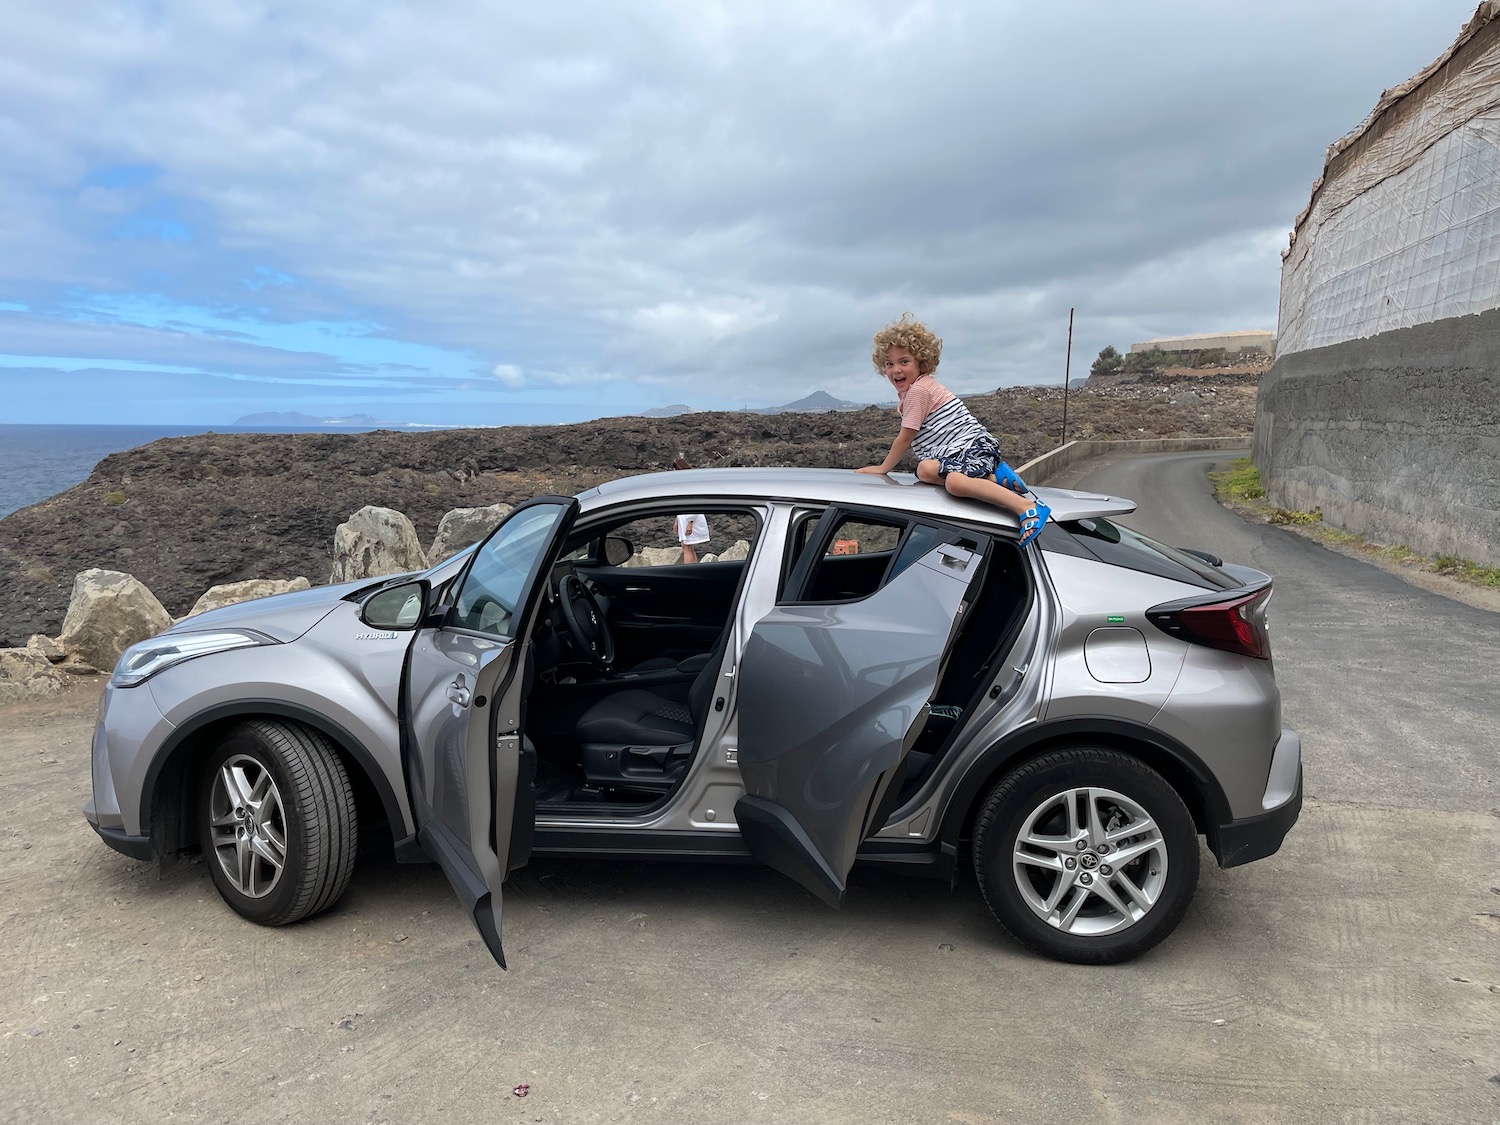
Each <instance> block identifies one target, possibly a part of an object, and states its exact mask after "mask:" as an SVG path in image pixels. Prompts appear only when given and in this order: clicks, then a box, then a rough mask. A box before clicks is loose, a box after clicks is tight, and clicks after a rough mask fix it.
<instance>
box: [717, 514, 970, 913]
mask: <svg viewBox="0 0 1500 1125" xmlns="http://www.w3.org/2000/svg"><path fill="white" fill-rule="evenodd" d="M959 538H960V536H959V535H958V534H957V533H955V534H954V535H953V536H952V537H951V539H952V540H953V541H949V542H941V543H939V544H938V545H936V546H935V547H933V548H932V549H931V550H929V551H928V552H927V553H926V554H925V555H923V556H922V557H921V558H919V559H918V560H917V561H916V562H915V563H913V564H912V565H910V566H908V567H906V568H905V569H904V570H902V571H901V572H900V573H899V574H897V575H896V576H895V577H894V578H892V579H890V580H889V581H887V582H886V583H885V584H884V585H883V586H882V587H881V588H880V589H879V590H877V591H876V592H875V593H873V594H871V595H870V596H869V597H866V598H862V599H859V600H857V601H844V602H836V603H833V604H792V605H781V606H777V607H776V608H775V609H774V610H772V611H771V612H770V613H769V614H767V615H766V616H765V617H764V618H762V619H761V620H760V621H759V622H758V623H757V624H756V625H755V628H754V630H753V631H752V632H751V634H750V638H749V640H748V642H747V643H746V646H745V651H744V656H743V657H742V658H741V661H740V666H739V669H738V671H737V673H736V675H737V677H738V679H739V686H738V691H737V695H738V709H739V715H740V719H739V767H740V773H741V775H742V776H743V777H744V780H745V788H746V791H747V792H746V795H745V796H744V797H742V798H740V800H739V801H738V803H737V804H736V805H735V820H736V821H737V823H738V824H739V828H740V833H741V835H742V836H743V837H744V840H745V844H746V846H747V847H748V848H749V849H750V852H751V854H752V855H754V856H755V857H756V858H758V859H759V860H761V861H762V862H763V863H766V864H768V865H769V866H771V867H774V868H776V870H778V871H780V872H782V873H783V874H784V875H788V876H790V877H791V878H793V879H795V880H796V881H797V882H799V883H801V884H802V885H803V886H805V887H806V888H807V889H808V890H810V891H812V892H813V893H814V894H816V895H818V896H819V897H820V898H822V899H823V900H824V901H826V902H828V903H830V904H831V905H835V906H836V905H838V903H839V902H840V901H841V900H842V898H843V895H844V880H845V878H846V876H847V875H848V873H849V869H850V867H852V866H853V865H854V856H855V852H856V851H857V850H858V849H859V845H860V844H861V842H862V841H864V839H865V838H866V837H867V836H870V835H872V834H873V833H875V832H876V831H878V830H879V829H880V828H881V827H882V825H883V823H884V821H885V820H886V818H887V817H888V816H889V814H890V812H891V807H890V806H891V804H892V803H893V802H894V799H895V796H896V793H897V791H898V790H899V783H900V779H901V777H902V776H903V773H904V766H905V761H906V755H907V753H908V752H909V751H910V750H911V747H912V744H913V743H914V742H915V741H916V739H917V736H918V735H919V734H920V733H921V731H922V727H923V726H924V725H925V723H926V721H927V715H928V705H929V703H930V701H931V699H932V696H933V693H934V692H935V691H936V689H937V684H938V678H939V676H940V674H941V671H942V667H943V659H944V656H945V654H946V652H947V650H948V647H949V646H950V645H951V643H952V641H953V638H954V636H955V634H956V633H957V626H958V623H959V621H960V620H961V619H962V617H963V615H964V613H965V612H966V610H967V607H968V605H969V604H970V603H971V601H972V598H971V596H970V590H971V589H972V588H974V586H975V583H976V581H977V580H978V578H979V575H980V573H981V571H982V570H983V562H984V552H985V550H986V549H987V548H988V542H987V541H982V542H981V544H980V545H975V544H974V543H973V542H972V537H969V538H970V541H967V542H963V543H960V542H958V541H957V540H958V539H959ZM814 549H818V550H821V548H814Z"/></svg>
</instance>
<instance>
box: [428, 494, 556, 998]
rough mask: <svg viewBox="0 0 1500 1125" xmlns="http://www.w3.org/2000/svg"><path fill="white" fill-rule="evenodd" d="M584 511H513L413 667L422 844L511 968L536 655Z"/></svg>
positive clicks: (530, 765)
mask: <svg viewBox="0 0 1500 1125" xmlns="http://www.w3.org/2000/svg"><path fill="white" fill-rule="evenodd" d="M577 511H578V502H577V501H576V500H574V499H572V498H571V497H544V498H541V499H539V500H533V501H531V502H529V503H527V504H524V505H522V506H521V507H519V508H517V509H516V510H515V511H514V512H512V513H511V514H510V516H508V517H507V518H506V520H505V522H504V523H502V524H501V525H500V526H499V527H498V528H496V530H495V531H494V532H493V533H492V534H491V535H490V537H489V538H488V539H486V540H485V541H484V543H482V544H481V545H480V546H479V548H478V549H477V550H476V551H475V552H474V555H473V558H472V559H470V561H469V567H468V570H467V571H466V572H465V574H464V576H463V577H462V579H461V580H460V581H459V584H458V592H457V595H456V596H455V597H454V598H453V600H452V604H450V605H448V606H447V607H446V609H444V610H442V611H441V617H440V618H436V619H435V620H434V621H432V622H424V623H423V626H422V627H421V628H419V629H418V631H417V635H416V637H415V638H413V641H412V647H411V651H410V654H409V656H408V659H407V671H406V693H405V695H406V705H405V713H404V715H403V720H404V723H403V735H404V737H403V743H402V756H403V758H404V762H405V767H406V780H407V791H408V793H409V794H410V797H411V806H412V813H413V816H414V817H415V819H416V822H417V829H418V838H419V839H420V840H421V843H422V847H423V849H424V850H425V851H426V852H427V854H428V855H430V856H431V857H432V858H433V859H434V860H436V861H437V863H438V865H439V866H441V867H442V869H443V873H444V874H446V875H447V876H448V881H449V882H450V883H452V884H453V889H454V890H455V891H456V892H457V893H458V897H459V898H460V899H461V900H462V902H463V904H464V909H465V910H466V911H468V913H469V916H470V917H471V918H473V920H474V925H475V926H476V927H478V929H479V934H480V936H481V937H482V938H484V943H485V945H486V946H487V947H488V948H489V951H490V953H491V954H492V955H493V956H494V958H495V960H496V961H497V962H498V963H499V965H500V967H501V968H504V967H505V954H504V951H503V950H502V948H501V945H500V885H501V883H503V882H504V881H505V877H506V874H507V873H508V872H509V871H511V870H513V869H514V868H516V867H519V866H521V865H523V864H524V863H525V862H526V858H527V855H526V853H527V852H529V850H530V840H531V834H532V830H533V828H534V822H535V816H536V806H535V792H534V789H533V784H532V783H533V780H534V778H535V771H536V759H535V754H534V752H533V751H532V750H531V749H530V747H529V746H528V745H527V743H526V740H525V738H524V736H523V734H522V728H523V725H524V715H523V710H524V707H525V703H526V698H525V697H526V690H527V678H528V677H527V675H526V661H527V648H528V646H529V643H530V641H529V637H530V633H531V626H532V624H533V620H534V618H535V616H536V612H537V606H538V604H539V602H540V600H541V595H542V592H543V590H544V589H545V587H546V582H547V577H548V574H549V572H550V567H551V563H552V560H553V559H555V558H556V557H557V554H558V550H559V548H560V546H561V543H562V540H563V538H564V537H565V536H566V535H567V532H568V529H569V528H570V527H571V526H572V522H573V517H574V515H575V514H576V513H577ZM434 626H435V627H434Z"/></svg>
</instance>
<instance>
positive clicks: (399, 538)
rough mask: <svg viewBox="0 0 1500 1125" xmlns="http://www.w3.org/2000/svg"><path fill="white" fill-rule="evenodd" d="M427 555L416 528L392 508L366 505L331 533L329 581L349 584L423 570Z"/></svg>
mask: <svg viewBox="0 0 1500 1125" xmlns="http://www.w3.org/2000/svg"><path fill="white" fill-rule="evenodd" d="M426 569H427V554H426V552H425V551H423V550H422V544H421V543H420V542H419V541H418V539H417V531H416V528H414V527H412V525H411V520H409V519H407V518H406V517H405V516H404V515H402V514H401V513H400V512H398V511H396V510H395V509H394V508H377V507H375V506H373V505H368V504H367V505H366V506H365V507H363V508H361V509H360V510H359V511H357V512H355V513H354V514H353V515H352V516H350V517H349V519H348V520H347V521H346V522H344V523H341V524H339V526H338V528H337V530H335V531H334V533H333V572H332V573H331V574H330V575H329V578H328V581H329V582H351V581H354V580H355V579H359V578H378V577H379V576H380V575H382V574H401V573H403V572H405V571H408V570H426Z"/></svg>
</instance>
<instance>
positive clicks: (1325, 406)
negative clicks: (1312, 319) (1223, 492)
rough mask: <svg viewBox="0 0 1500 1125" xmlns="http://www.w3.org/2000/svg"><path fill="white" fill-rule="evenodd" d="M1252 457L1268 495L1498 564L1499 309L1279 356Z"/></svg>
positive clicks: (1369, 531) (1341, 523) (1412, 542)
mask: <svg viewBox="0 0 1500 1125" xmlns="http://www.w3.org/2000/svg"><path fill="white" fill-rule="evenodd" d="M1254 456H1255V463H1256V466H1257V467H1258V468H1259V469H1260V474H1261V481H1262V483H1263V484H1264V486H1265V488H1266V494H1267V497H1268V499H1270V500H1271V502H1272V503H1275V504H1279V505H1281V506H1282V507H1285V508H1298V509H1303V510H1312V509H1321V510H1322V512H1323V518H1324V519H1325V520H1327V521H1328V522H1329V523H1331V524H1333V525H1335V526H1337V527H1341V528H1344V529H1346V530H1348V531H1355V532H1360V533H1362V534H1365V535H1368V536H1370V537H1371V538H1372V539H1375V540H1377V541H1379V542H1385V543H1402V544H1405V545H1406V546H1408V547H1410V548H1411V549H1412V550H1414V551H1420V552H1423V553H1426V554H1450V555H1458V556H1460V557H1462V558H1467V559H1471V560H1473V561H1474V562H1479V563H1483V564H1485V565H1489V566H1497V565H1500V309H1493V310H1491V311H1489V312H1485V313H1481V314H1479V315H1477V316H1460V317H1452V318H1449V319H1446V320H1436V321H1431V322H1429V323H1427V324H1420V325H1417V326H1415V327H1411V328H1402V329H1397V330H1395V331H1390V332H1384V333H1381V334H1380V335H1378V336H1372V337H1369V338H1368V339H1362V340H1349V341H1346V342H1344V343H1340V344H1334V345H1331V346H1329V347H1323V348H1313V349H1310V350H1307V351H1300V352H1296V353H1294V354H1291V355H1284V356H1282V357H1281V358H1279V359H1278V360H1277V361H1276V363H1275V365H1274V366H1273V367H1272V368H1271V370H1270V372H1269V374H1267V375H1266V377H1265V378H1264V379H1263V380H1262V381H1261V385H1260V394H1259V397H1258V399H1257V402H1256V417H1255V446H1254Z"/></svg>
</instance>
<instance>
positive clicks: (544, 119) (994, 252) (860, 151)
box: [0, 0, 1468, 405]
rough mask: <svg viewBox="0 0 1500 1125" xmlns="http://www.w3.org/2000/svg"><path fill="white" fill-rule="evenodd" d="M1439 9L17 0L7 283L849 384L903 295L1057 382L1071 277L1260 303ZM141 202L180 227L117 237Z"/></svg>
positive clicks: (1087, 293) (855, 386)
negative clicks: (1280, 251)
mask: <svg viewBox="0 0 1500 1125" xmlns="http://www.w3.org/2000/svg"><path fill="white" fill-rule="evenodd" d="M1418 9H1421V10H1418ZM1467 14H1468V9H1467V6H1466V5H1464V4H1462V3H1459V4H1457V5H1456V6H1455V7H1453V9H1452V10H1451V11H1449V12H1440V11H1435V10H1432V7H1431V6H1422V5H1410V4H1408V3H1403V2H1401V0H1372V2H1363V0H1361V2H1355V0H1330V2H1328V3H1324V4H1319V5H1313V6H1307V5H1304V4H1300V3H1292V2H1291V0H1275V2H1269V3H1266V4H1262V5H1257V6H1255V7H1254V8H1253V9H1245V8H1243V7H1234V6H1229V7H1224V6H1211V5H1210V6H1204V5H1198V4H1189V3H1186V2H1185V0H1160V2H1156V3H1150V4H1147V3H1142V4H1138V5H1103V4H1098V5H1088V6H1085V7H1083V8H1079V7H1078V6H1076V5H1074V6H1066V5H1037V4H1020V3H1014V4H1000V3H991V2H987V0H973V2H969V3H951V4H950V3H943V4H939V3H915V2H913V3H908V2H904V0H879V2H873V0H829V2H828V3H820V4H805V3H801V2H799V0H766V2H764V3H756V4H742V3H734V2H730V0H714V2H705V0H658V2H656V3H641V4H632V5H621V4H616V3H613V2H605V0H600V2H597V3H585V2H564V3H561V4H548V5H519V6H516V5H506V6H498V7H497V6H495V5H493V4H489V3H483V2H480V0H466V2H439V3H423V4H417V3H404V4H403V3H391V4H380V5H373V6H372V5H368V4H364V3H357V2H355V0H308V2H307V3H304V4H299V5H295V6H291V7H285V8H281V9H278V10H276V11H274V12H272V11H271V10H270V9H268V8H267V7H266V6H264V5H263V4H261V3H259V2H252V0H222V2H217V3H213V4H203V3H201V2H199V0H149V2H147V0H136V2H127V0H95V2H92V3H87V2H85V3H72V4H50V3H45V2H43V0H20V2H18V3H12V4H8V5H5V6H4V10H3V13H0V40H3V41H4V42H5V43H6V44H7V51H6V58H5V60H4V62H3V63H0V107H3V108H0V151H3V152H4V153H5V154H6V157H5V160H4V163H3V164H0V198H3V199H5V201H6V206H5V207H4V208H3V209H0V301H6V300H14V301H21V302H23V303H26V304H28V307H30V308H32V309H35V310H45V309H46V308H47V307H48V306H49V304H53V303H55V304H65V303H67V301H69V300H82V299H84V298H77V297H76V294H79V293H84V294H87V293H89V292H101V293H132V292H140V291H142V290H150V291H156V292H159V293H161V294H163V295H164V297H165V298H167V299H169V300H175V301H180V302H183V303H184V304H191V305H194V306H197V307H220V308H223V309H224V310H226V315H227V314H235V315H243V316H245V317H250V318H258V319H262V320H267V321H284V322H297V321H308V320H337V319H340V318H344V319H351V320H361V321H366V322H379V323H380V324H381V325H383V326H384V328H383V332H384V334H386V335H388V336H390V337H392V338H395V339H400V340H406V341H413V342H418V343H422V344H427V345H432V346H435V347H441V348H446V349H451V350H452V351H454V352H456V353H462V354H465V355H470V356H474V357H477V361H478V362H477V364H476V366H478V368H479V370H480V371H483V370H486V369H488V370H490V371H491V372H492V374H493V377H494V379H495V380H497V381H498V382H499V384H500V385H501V386H502V387H504V388H507V389H512V390H514V389H519V388H521V387H523V386H525V387H535V386H553V387H558V388H571V390H570V391H569V393H575V394H578V395H583V394H586V393H587V388H588V387H589V386H590V385H592V384H603V383H609V384H611V385H620V384H624V385H626V386H628V385H629V384H636V385H638V386H639V387H640V388H642V390H641V393H642V395H643V396H645V397H646V400H647V403H649V402H650V401H654V400H655V399H656V398H658V397H661V395H659V394H658V393H657V391H658V389H661V390H662V393H663V394H665V395H667V396H668V398H669V399H682V400H690V401H694V402H695V403H701V404H702V405H712V404H715V403H720V404H722V403H729V404H738V403H740V402H743V401H752V402H778V401H786V400H788V399H790V398H793V397H797V396H798V395H800V394H801V393H805V391H806V390H808V389H810V388H812V387H816V386H823V387H826V388H827V389H829V390H831V391H833V392H834V393H836V394H840V395H842V396H843V397H849V398H859V397H866V398H876V397H879V396H880V395H881V394H882V393H883V392H882V389H881V387H880V386H879V385H878V384H876V383H872V382H871V381H870V379H871V376H870V373H869V370H868V363H867V361H866V359H865V355H864V352H865V348H866V345H867V342H868V338H869V335H870V333H871V332H872V331H873V330H874V329H875V328H876V327H878V326H879V325H880V324H882V323H884V322H885V321H887V320H889V319H891V318H892V317H894V316H896V315H898V314H899V313H900V312H901V311H903V310H905V309H911V310H912V311H914V312H916V313H918V315H921V316H923V317H925V318H926V319H928V320H929V321H931V322H932V323H933V326H934V327H935V328H936V329H937V330H938V331H939V333H940V334H942V335H943V336H944V337H945V338H946V339H947V341H948V351H947V352H946V353H945V354H946V355H947V356H948V357H949V358H946V359H945V362H944V370H945V372H950V371H951V374H950V376H949V377H950V379H951V380H952V381H953V383H954V385H955V387H962V388H963V389H966V390H977V389H984V388H985V387H986V386H993V385H994V384H996V383H998V382H1001V381H1043V380H1046V381H1056V380H1059V379H1060V378H1061V374H1062V370H1061V368H1062V362H1061V361H1062V337H1063V332H1064V331H1065V324H1066V315H1067V308H1068V307H1069V306H1070V305H1074V306H1077V307H1078V309H1079V328H1078V333H1077V337H1076V339H1075V359H1076V357H1077V356H1078V355H1083V356H1085V357H1090V358H1091V356H1092V354H1093V353H1094V352H1095V351H1097V349H1098V348H1099V347H1101V346H1103V345H1104V344H1105V343H1115V344H1116V345H1118V346H1123V345H1125V344H1126V343H1128V342H1129V340H1128V339H1126V338H1124V337H1123V336H1122V335H1120V334H1121V333H1127V332H1131V333H1133V332H1134V330H1135V329H1136V328H1140V329H1147V327H1148V326H1153V327H1150V328H1149V333H1153V334H1154V333H1156V332H1159V331H1190V330H1195V329H1204V330H1207V329H1210V328H1214V329H1216V328H1221V327H1223V328H1232V327H1250V326H1259V325H1263V324H1266V323H1268V318H1269V319H1274V316H1275V308H1276V281H1277V270H1278V266H1279V262H1278V260H1277V258H1276V249H1277V246H1276V245H1275V244H1274V243H1275V240H1274V238H1272V237H1270V236H1269V235H1268V234H1267V232H1272V231H1284V230H1285V229H1286V228H1287V227H1288V226H1289V224H1290V222H1291V220H1292V218H1293V217H1294V216H1295V214H1296V212H1297V211H1298V210H1299V209H1300V208H1301V206H1302V205H1303V204H1304V203H1305V201H1306V195H1307V189H1308V185H1309V183H1310V181H1311V179H1312V177H1313V175H1314V174H1315V173H1316V172H1317V170H1318V167H1319V164H1320V161H1321V157H1322V152H1323V147H1324V146H1325V145H1326V144H1327V143H1328V142H1329V141H1331V140H1333V139H1334V138H1336V137H1337V136H1339V135H1340V134H1342V133H1343V132H1344V131H1346V130H1347V129H1348V128H1349V127H1351V126H1352V125H1354V124H1355V123H1356V122H1357V121H1358V120H1359V119H1360V118H1361V117H1362V116H1363V115H1364V114H1365V112H1366V111H1367V110H1368V109H1369V107H1370V106H1371V105H1372V104H1373V103H1374V100H1375V98H1376V97H1377V96H1378V94H1379V92H1380V90H1381V89H1383V88H1384V87H1387V86H1390V85H1393V84H1395V83H1396V82H1399V81H1401V80H1402V79H1404V78H1406V77H1408V76H1409V75H1410V74H1412V73H1414V72H1415V71H1416V70H1417V69H1419V68H1420V67H1421V66H1422V65H1423V64H1425V63H1426V62H1427V61H1428V60H1429V59H1430V58H1431V57H1432V56H1433V55H1435V54H1436V53H1437V52H1438V51H1439V50H1440V49H1441V48H1442V47H1443V46H1445V45H1446V43H1447V42H1448V41H1449V40H1450V39H1451V38H1452V36H1453V35H1454V34H1455V33H1456V31H1457V30H1458V26H1459V25H1460V24H1461V23H1462V21H1463V19H1464V18H1465V17H1466V16H1467ZM120 166H132V167H139V168H145V169H148V170H150V172H149V175H146V176H145V177H144V178H143V179H142V180H141V182H133V183H131V184H128V185H126V186H120V185H117V184H112V183H111V182H108V180H107V177H106V178H105V180H104V181H102V182H101V180H100V176H99V173H100V171H101V169H104V170H107V169H110V168H116V167H120ZM151 208H158V209H164V210H163V213H162V214H160V215H157V214H156V212H155V211H150V209H151ZM137 212H140V213H146V214H150V215H152V216H155V217H156V218H158V219H159V220H161V221H164V222H171V223H176V224H179V225H180V226H181V227H182V228H184V229H185V230H187V231H188V232H189V233H190V235H191V239H192V240H191V242H189V243H176V244H173V245H170V246H168V245H165V244H163V243H161V242H151V241H149V240H143V239H136V240H134V241H131V240H121V239H120V238H119V237H117V233H116V232H117V226H118V224H119V222H120V221H121V220H122V217H124V218H128V217H129V216H130V215H132V214H135V213H137ZM257 267H265V268H269V269H272V270H275V271H278V273H280V274H285V275H289V276H290V277H292V278H295V279H297V284H295V285H293V284H282V285H274V286H271V285H262V286H260V287H258V288H254V289H252V288H251V287H248V286H246V285H245V284H244V281H245V279H246V278H250V277H253V276H254V274H253V271H254V270H255V269H256V268H257ZM59 324H62V322H61V321H60V322H59ZM1059 325H1061V326H1062V327H1061V328H1060V327H1059ZM1157 325H1162V326H1164V327H1160V328H1158V327H1154V326H1157ZM62 327H63V328H64V329H65V328H66V325H63V326H62ZM162 339H163V340H165V341H166V342H167V345H169V346H170V347H171V348H173V349H175V350H176V351H181V350H182V343H181V341H173V340H167V337H166V336H163V337H162ZM54 354H63V355H83V354H89V355H93V354H95V353H94V352H92V351H90V352H87V353H84V352H79V351H67V350H66V349H64V350H62V351H58V352H55V353H54ZM174 354H175V351H174ZM147 358H150V357H149V356H147ZM161 361H162V362H167V361H168V360H167V358H166V357H161ZM278 362H279V360H278ZM318 362H319V363H322V359H321V358H320V359H319V360H318ZM1085 366H1086V364H1085ZM1076 367H1077V363H1076V362H1075V368H1076ZM502 372H505V373H504V374H502ZM510 372H514V374H513V375H512V374H510ZM523 373H524V374H523ZM664 384H666V385H668V386H666V387H664V386H663V385H664ZM672 384H675V386H673V385H672ZM861 388H863V390H861ZM622 393H623V392H622ZM643 404H646V403H643Z"/></svg>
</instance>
